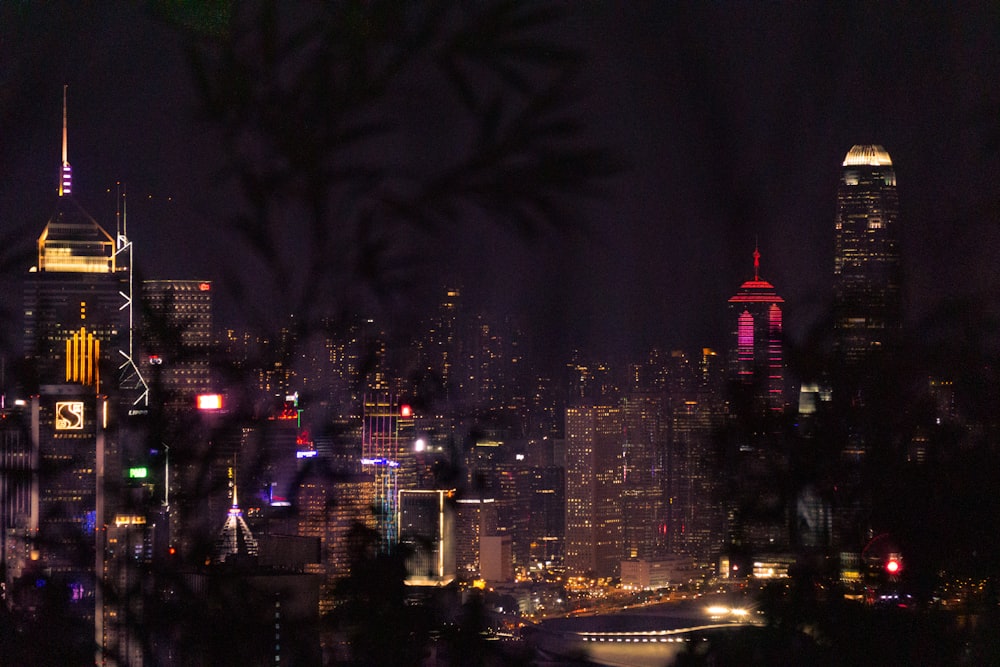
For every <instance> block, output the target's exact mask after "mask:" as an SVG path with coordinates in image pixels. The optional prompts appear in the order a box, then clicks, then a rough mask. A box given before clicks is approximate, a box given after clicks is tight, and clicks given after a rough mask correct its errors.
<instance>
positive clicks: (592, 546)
mask: <svg viewBox="0 0 1000 667" xmlns="http://www.w3.org/2000/svg"><path fill="white" fill-rule="evenodd" d="M623 427H624V418H623V415H622V410H621V408H620V407H617V406H611V405H581V406H579V407H572V408H567V409H566V567H567V568H569V570H571V571H572V572H574V573H576V574H589V575H591V576H595V577H612V576H616V575H617V574H618V573H619V570H620V567H621V559H622V555H623V551H624V546H623V542H622V539H623V538H622V535H623V525H622V523H623V519H622V509H621V491H622V431H623Z"/></svg>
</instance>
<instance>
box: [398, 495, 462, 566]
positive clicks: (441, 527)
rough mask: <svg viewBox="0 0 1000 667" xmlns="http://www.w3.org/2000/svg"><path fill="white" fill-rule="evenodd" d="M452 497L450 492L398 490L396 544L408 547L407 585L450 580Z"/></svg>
mask: <svg viewBox="0 0 1000 667" xmlns="http://www.w3.org/2000/svg"><path fill="white" fill-rule="evenodd" d="M454 495H455V492H454V490H443V489H437V490H424V489H416V490H407V489H402V490H400V492H399V516H398V520H399V528H398V531H399V532H398V535H399V541H400V543H401V544H405V545H407V546H408V547H409V548H410V553H409V555H408V556H407V559H406V583H407V584H410V585H415V586H447V585H448V584H450V583H451V582H452V581H454V579H455V516H454V514H455V513H454V507H453V505H452V498H453V497H454Z"/></svg>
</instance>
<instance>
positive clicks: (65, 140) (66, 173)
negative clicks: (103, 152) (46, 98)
mask: <svg viewBox="0 0 1000 667" xmlns="http://www.w3.org/2000/svg"><path fill="white" fill-rule="evenodd" d="M67 88H69V86H68V85H65V84H64V85H63V126H62V168H61V169H60V172H59V196H60V197H62V196H63V195H68V194H72V193H73V170H72V169H71V168H70V166H69V133H68V132H67V129H66V126H67V123H66V89H67Z"/></svg>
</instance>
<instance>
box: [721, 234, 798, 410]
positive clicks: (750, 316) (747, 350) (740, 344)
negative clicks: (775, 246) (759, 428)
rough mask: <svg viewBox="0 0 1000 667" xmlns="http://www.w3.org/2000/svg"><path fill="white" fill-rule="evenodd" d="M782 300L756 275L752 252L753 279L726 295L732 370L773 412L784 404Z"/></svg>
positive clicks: (755, 255) (757, 260)
mask: <svg viewBox="0 0 1000 667" xmlns="http://www.w3.org/2000/svg"><path fill="white" fill-rule="evenodd" d="M784 302H785V300H784V299H783V298H781V297H780V296H778V293H777V292H776V291H775V289H774V285H772V284H771V283H769V282H767V281H766V280H763V279H761V277H760V250H759V249H754V252H753V280H748V281H746V282H744V283H743V284H742V285H740V289H739V291H738V292H737V293H736V294H735V295H734V296H733V297H732V298H731V299H729V306H730V309H731V311H732V313H733V316H734V322H733V323H734V325H735V330H734V334H735V335H734V338H735V341H734V342H735V348H734V354H733V360H732V365H733V371H734V373H735V375H736V379H737V380H738V381H739V383H740V384H741V385H743V386H744V387H749V388H751V389H752V392H751V393H752V395H753V398H754V401H755V402H756V403H758V404H759V405H761V406H764V407H766V408H767V409H770V410H772V411H775V412H781V411H783V410H784V407H785V367H784V360H783V357H782V343H783V340H782V336H783V334H782V313H781V307H782V304H784Z"/></svg>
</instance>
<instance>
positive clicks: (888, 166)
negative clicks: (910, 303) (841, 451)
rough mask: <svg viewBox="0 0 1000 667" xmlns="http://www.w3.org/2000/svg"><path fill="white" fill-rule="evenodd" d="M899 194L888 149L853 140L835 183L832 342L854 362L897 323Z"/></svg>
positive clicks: (887, 338) (883, 342) (888, 336)
mask: <svg viewBox="0 0 1000 667" xmlns="http://www.w3.org/2000/svg"><path fill="white" fill-rule="evenodd" d="M898 218H899V197H898V195H897V192H896V172H895V170H894V169H893V166H892V160H891V159H890V158H889V153H887V152H886V150H885V149H884V148H882V147H881V146H878V145H857V146H854V147H853V148H851V150H850V151H848V153H847V156H846V157H845V158H844V164H843V171H842V172H841V177H840V185H839V187H838V188H837V215H836V219H835V221H834V230H835V249H834V269H833V316H834V334H835V338H834V344H835V346H836V352H837V354H838V357H839V359H840V360H842V361H845V362H847V363H849V364H854V363H857V362H860V361H861V360H863V359H864V358H865V357H866V356H867V355H868V354H870V353H871V352H874V351H877V350H879V349H882V348H884V346H885V345H886V344H887V343H888V342H890V341H891V340H892V338H893V337H894V336H895V334H896V333H897V332H898V331H899V328H900V325H901V317H902V315H901V311H902V305H901V302H902V297H901V285H900V283H901V277H902V276H901V264H900V256H899V236H898V229H897V224H898Z"/></svg>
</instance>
